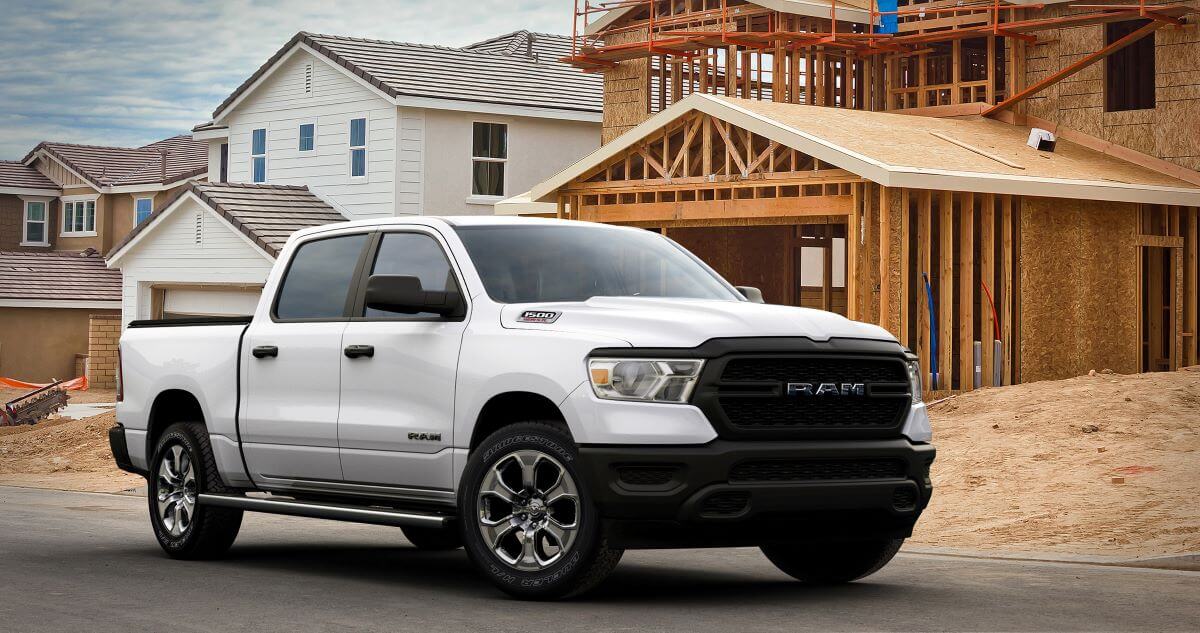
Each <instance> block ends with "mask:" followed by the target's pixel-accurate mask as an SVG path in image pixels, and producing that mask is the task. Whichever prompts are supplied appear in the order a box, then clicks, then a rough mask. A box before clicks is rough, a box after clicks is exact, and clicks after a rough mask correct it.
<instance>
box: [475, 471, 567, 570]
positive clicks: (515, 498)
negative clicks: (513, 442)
mask: <svg viewBox="0 0 1200 633" xmlns="http://www.w3.org/2000/svg"><path fill="white" fill-rule="evenodd" d="M476 505H477V508H478V515H479V517H478V523H479V530H480V533H481V534H482V535H483V539H484V542H485V543H486V544H487V546H488V548H490V549H491V551H492V553H494V554H495V555H496V556H497V557H498V558H499V559H500V560H502V561H504V563H505V564H507V565H508V566H509V567H512V568H514V569H516V570H519V571H541V570H543V569H546V568H547V567H549V566H551V565H553V564H554V563H556V562H558V561H559V560H562V558H563V556H565V555H566V554H567V552H569V551H570V550H571V545H572V544H573V543H574V542H575V538H576V536H577V535H578V532H579V489H578V487H577V485H576V483H575V480H574V478H572V477H571V474H570V473H569V472H567V470H566V468H564V467H563V465H562V464H561V463H559V462H558V460H556V459H554V458H553V457H551V456H549V455H547V454H546V453H543V452H541V451H538V450H519V451H514V452H512V453H509V454H507V455H505V456H504V457H502V458H500V459H499V460H497V461H496V462H495V463H494V464H493V465H492V467H491V468H490V469H488V471H487V474H486V475H484V478H483V482H482V484H481V485H480V488H479V496H478V499H477V503H476Z"/></svg>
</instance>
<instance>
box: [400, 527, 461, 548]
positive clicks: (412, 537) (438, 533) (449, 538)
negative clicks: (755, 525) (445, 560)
mask: <svg viewBox="0 0 1200 633" xmlns="http://www.w3.org/2000/svg"><path fill="white" fill-rule="evenodd" d="M400 529H401V530H403V531H404V538H406V539H408V542H409V543H412V544H413V545H414V546H416V548H417V549H419V550H425V551H429V552H446V551H450V550H456V549H458V548H460V547H462V546H463V542H462V532H461V531H460V530H459V528H458V526H457V525H454V526H451V527H444V528H429V527H416V526H405V527H402V528H400Z"/></svg>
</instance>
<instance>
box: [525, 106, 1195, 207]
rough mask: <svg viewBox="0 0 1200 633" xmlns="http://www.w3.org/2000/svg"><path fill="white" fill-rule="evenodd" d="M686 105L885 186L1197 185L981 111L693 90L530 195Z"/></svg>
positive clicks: (1182, 199) (1051, 190)
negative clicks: (835, 104)
mask: <svg viewBox="0 0 1200 633" xmlns="http://www.w3.org/2000/svg"><path fill="white" fill-rule="evenodd" d="M692 111H700V112H704V113H706V114H708V115H711V116H713V117H715V118H718V119H720V120H722V121H725V122H728V123H730V124H732V125H734V126H737V127H740V128H743V129H745V130H748V131H750V132H753V133H755V134H759V135H761V136H763V137H765V138H768V139H770V140H773V141H776V142H778V143H780V144H781V145H784V146H786V147H790V148H792V149H796V150H798V151H800V152H803V153H805V154H807V155H809V156H812V157H814V158H817V159H819V160H820V161H822V162H824V163H828V164H830V165H833V166H835V167H839V168H841V169H845V170H847V171H849V172H851V173H854V174H856V175H858V176H860V177H862V178H866V179H868V180H871V181H873V182H876V183H879V184H882V185H884V186H888V187H908V188H913V189H937V190H948V191H973V192H979V193H1008V194H1018V195H1034V196H1045V197H1057V198H1078V199H1094V200H1112V201H1120V202H1144V203H1158V204H1184V205H1197V204H1200V187H1197V186H1195V185H1193V184H1191V183H1188V182H1184V181H1182V180H1179V179H1177V178H1174V177H1172V176H1169V175H1166V174H1163V173H1161V172H1159V171H1155V170H1153V169H1150V168H1147V167H1143V166H1140V165H1135V164H1133V163H1130V162H1127V161H1124V160H1121V159H1119V158H1116V157H1113V156H1109V155H1107V154H1104V153H1102V152H1098V151H1095V150H1092V149H1088V148H1086V147H1084V146H1082V145H1077V144H1075V143H1071V142H1068V141H1062V140H1060V142H1059V144H1058V146H1057V148H1056V151H1054V152H1038V151H1037V150H1035V149H1033V148H1030V147H1028V146H1027V145H1026V144H1025V141H1026V138H1027V136H1028V134H1029V130H1028V128H1025V127H1021V126H1015V125H1009V124H1006V123H1002V122H999V121H995V120H991V119H983V118H981V117H975V118H969V119H939V118H933V117H921V116H912V115H904V114H893V113H886V112H868V111H863V110H847V109H841V108H826V107H820V106H805V105H795V104H785V103H773V102H765V101H757V100H746V99H734V98H729V97H717V96H712V95H702V94H694V95H691V96H688V97H687V98H685V99H683V100H681V101H680V102H678V103H676V104H674V105H672V106H670V107H669V108H667V109H666V110H664V111H662V112H660V113H658V114H657V115H655V116H654V117H651V118H650V119H649V120H647V121H645V122H644V123H642V124H641V125H639V126H637V127H635V128H634V129H632V130H630V131H629V132H626V133H625V134H623V135H622V136H620V137H618V138H617V139H615V140H613V141H612V142H610V143H608V144H607V145H605V146H603V147H601V148H600V149H598V150H596V151H595V152H593V153H592V154H590V155H588V156H587V157H585V158H583V159H582V160H580V161H579V162H577V163H576V164H575V165H572V166H571V167H569V168H567V169H566V170H564V171H563V172H560V173H559V174H557V175H556V176H554V177H553V178H551V179H549V180H547V181H545V182H543V183H541V184H539V185H538V186H536V187H534V188H533V190H532V195H533V199H534V200H536V201H551V200H552V199H553V197H554V192H555V191H556V190H557V189H558V188H560V187H562V186H564V185H566V184H568V183H570V182H571V181H573V180H574V179H576V178H578V177H580V176H581V175H583V174H585V173H586V172H588V171H589V170H591V169H592V168H594V167H595V166H597V165H599V164H601V163H603V162H604V161H606V160H608V159H610V158H612V157H613V156H616V155H617V154H618V153H619V152H621V151H622V150H625V149H627V148H630V147H633V146H635V145H637V144H638V143H640V142H642V140H643V139H646V138H649V137H651V136H653V135H654V134H655V133H656V132H657V131H658V130H661V129H662V128H663V127H665V126H666V125H668V124H669V123H671V122H672V121H674V120H676V119H678V118H680V117H682V116H683V115H684V114H686V113H688V112H692Z"/></svg>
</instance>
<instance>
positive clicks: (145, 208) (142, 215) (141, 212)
mask: <svg viewBox="0 0 1200 633" xmlns="http://www.w3.org/2000/svg"><path fill="white" fill-rule="evenodd" d="M133 210H134V212H135V213H137V223H138V224H141V223H142V222H145V221H146V218H148V217H150V214H151V213H154V198H137V199H135V200H134V201H133Z"/></svg>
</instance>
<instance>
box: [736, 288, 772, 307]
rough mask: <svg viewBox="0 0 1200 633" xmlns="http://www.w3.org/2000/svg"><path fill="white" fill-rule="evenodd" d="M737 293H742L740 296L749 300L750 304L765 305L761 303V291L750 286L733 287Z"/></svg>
mask: <svg viewBox="0 0 1200 633" xmlns="http://www.w3.org/2000/svg"><path fill="white" fill-rule="evenodd" d="M734 287H735V288H737V291H738V292H740V293H742V296H743V297H745V298H747V299H749V300H750V302H751V303H766V301H763V296H762V291H761V290H759V289H758V288H754V287H752V286H734Z"/></svg>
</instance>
